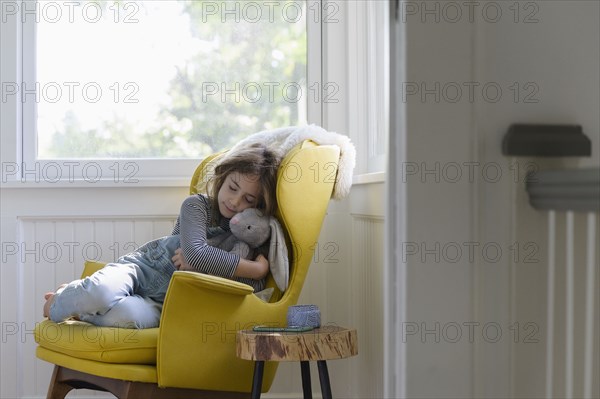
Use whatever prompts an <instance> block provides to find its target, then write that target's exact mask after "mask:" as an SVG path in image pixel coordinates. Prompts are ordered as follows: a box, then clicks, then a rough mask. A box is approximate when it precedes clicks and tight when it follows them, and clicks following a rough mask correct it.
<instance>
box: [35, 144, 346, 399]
mask: <svg viewBox="0 0 600 399" xmlns="http://www.w3.org/2000/svg"><path fill="white" fill-rule="evenodd" d="M339 154H340V152H339V148H338V147H336V146H327V145H316V144H315V143H313V142H311V141H304V142H302V143H301V144H299V145H298V146H296V147H294V148H293V149H292V150H291V151H290V152H289V153H288V154H287V155H286V156H285V158H284V160H283V161H282V164H281V167H280V169H279V174H278V183H277V201H278V206H279V209H278V213H277V215H276V216H277V218H278V219H279V221H280V223H281V225H282V227H283V229H284V231H285V232H286V234H287V237H286V238H287V239H288V249H289V252H290V254H289V259H290V282H289V287H288V289H287V290H286V291H285V292H284V293H281V292H279V291H278V290H277V287H276V286H275V284H274V281H273V278H272V277H269V278H268V281H267V286H268V287H274V289H275V292H274V294H273V296H272V297H271V300H270V302H264V301H263V300H261V299H260V298H258V297H257V296H256V295H254V294H253V289H252V287H250V286H248V285H245V284H241V283H238V282H235V281H231V280H228V279H224V278H220V277H215V276H210V275H205V274H200V273H194V272H183V271H181V272H175V274H174V275H173V277H172V279H171V282H170V285H169V289H168V291H167V296H166V298H165V302H164V307H163V311H162V315H161V321H160V327H159V328H153V329H145V330H130V329H119V328H108V327H97V326H93V325H90V324H87V323H82V322H78V321H67V322H63V323H58V324H57V323H54V322H52V321H49V320H44V321H42V322H41V323H39V324H38V325H37V326H36V330H35V337H36V341H37V343H38V347H37V352H36V354H37V357H38V358H40V359H42V360H45V361H48V362H50V363H53V364H55V368H54V373H53V376H52V381H51V383H50V387H49V389H48V398H52V399H57V398H64V396H65V395H66V394H67V393H68V392H69V391H70V390H72V389H78V388H88V389H95V390H104V391H109V392H111V393H112V394H114V395H115V396H117V397H118V398H136V399H137V398H144V399H146V398H159V397H163V398H187V397H190V398H192V397H194V398H204V397H206V398H216V397H227V398H238V397H239V398H242V397H243V398H247V397H249V396H250V391H251V389H252V374H253V370H254V364H253V362H251V361H246V360H240V359H238V358H237V357H236V348H235V346H236V344H235V339H236V332H237V331H238V330H241V329H248V328H251V327H252V326H253V325H257V324H265V325H273V326H284V325H285V324H286V315H287V309H288V307H289V306H291V305H295V304H296V303H297V301H298V297H299V295H300V291H301V290H302V286H303V284H304V281H305V278H306V275H307V272H308V269H309V265H310V263H311V258H312V255H313V250H314V247H315V243H316V242H317V239H318V237H319V232H320V229H321V225H322V223H323V219H324V217H325V214H326V210H327V206H328V203H329V199H330V197H331V193H332V189H333V184H334V179H331V178H330V179H324V178H322V177H321V176H320V175H319V174H318V173H316V170H317V169H316V168H320V169H321V170H323V169H326V170H327V171H328V172H329V171H331V166H332V165H337V164H338V160H339ZM219 155H220V154H216V155H214V156H212V157H209V158H207V159H206V160H205V161H203V162H202V163H201V164H200V165H199V167H198V168H197V169H196V172H195V174H194V177H193V178H192V182H191V186H190V192H191V193H194V192H196V188H197V186H198V184H199V183H201V182H202V180H203V178H204V177H205V175H206V173H207V171H208V170H210V167H211V162H212V161H213V160H214V159H215V158H217V157H218V156H219ZM320 177H321V178H320ZM102 266H103V264H100V263H96V262H87V263H86V268H85V270H84V275H89V274H91V273H93V272H94V271H95V270H97V269H98V268H100V267H102ZM276 369H277V363H267V364H266V365H265V370H264V378H263V386H262V391H263V392H266V391H268V390H269V388H270V387H271V384H272V382H273V379H274V378H275V372H276Z"/></svg>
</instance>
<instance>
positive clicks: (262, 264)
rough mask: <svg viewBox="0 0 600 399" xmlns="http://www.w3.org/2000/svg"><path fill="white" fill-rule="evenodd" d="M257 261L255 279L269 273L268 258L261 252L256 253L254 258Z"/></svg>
mask: <svg viewBox="0 0 600 399" xmlns="http://www.w3.org/2000/svg"><path fill="white" fill-rule="evenodd" d="M254 261H255V262H256V263H257V273H258V274H257V275H258V277H257V278H255V280H262V279H263V278H265V277H266V276H267V273H269V260H268V259H267V258H266V257H265V256H264V255H262V254H260V255H258V256H257V257H256V259H255V260H254Z"/></svg>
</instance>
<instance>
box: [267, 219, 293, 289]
mask: <svg viewBox="0 0 600 399" xmlns="http://www.w3.org/2000/svg"><path fill="white" fill-rule="evenodd" d="M269 225H270V227H271V242H270V245H269V269H270V270H271V274H272V275H273V278H274V279H275V284H277V288H279V290H280V291H281V292H284V291H285V290H286V289H287V287H288V282H289V277H290V264H289V259H288V250H287V245H286V244H285V236H284V234H283V229H282V228H281V225H280V224H279V222H278V221H277V219H275V218H274V217H271V221H270V222H269Z"/></svg>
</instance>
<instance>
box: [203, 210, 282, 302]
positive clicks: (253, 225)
mask: <svg viewBox="0 0 600 399" xmlns="http://www.w3.org/2000/svg"><path fill="white" fill-rule="evenodd" d="M229 228H230V230H231V232H227V233H223V234H219V235H217V236H215V237H212V238H209V239H208V244H209V245H211V246H213V247H217V248H220V249H222V250H224V251H228V252H231V253H235V254H237V255H239V256H240V257H242V258H245V259H253V258H254V256H255V254H254V252H255V251H254V249H256V248H258V247H260V246H261V245H263V244H264V243H266V242H267V240H268V239H269V238H270V242H269V256H268V260H269V269H270V271H271V274H272V275H273V278H274V279H275V283H276V284H277V287H278V288H279V289H280V290H281V291H282V292H283V291H285V290H286V289H287V286H288V280H289V261H288V252H287V246H286V244H285V238H284V234H283V229H282V228H281V225H280V224H279V222H278V221H277V219H276V218H275V217H274V216H270V217H267V216H265V215H264V214H263V213H262V212H261V211H260V210H258V209H256V208H247V209H245V210H243V211H242V212H240V213H237V214H235V215H234V216H233V217H232V218H231V220H230V221H229Z"/></svg>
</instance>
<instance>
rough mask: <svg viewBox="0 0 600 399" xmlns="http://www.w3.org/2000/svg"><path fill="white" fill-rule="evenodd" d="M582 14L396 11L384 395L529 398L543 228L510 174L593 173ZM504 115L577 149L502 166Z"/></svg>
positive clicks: (591, 95)
mask: <svg viewBox="0 0 600 399" xmlns="http://www.w3.org/2000/svg"><path fill="white" fill-rule="evenodd" d="M598 16H599V10H598V3H597V2H560V1H552V2H476V3H463V2H404V3H400V6H399V9H398V18H399V21H398V22H397V24H396V29H397V34H396V37H395V38H396V40H397V43H398V45H397V47H396V49H397V53H396V57H395V61H396V66H395V68H396V69H395V70H396V73H397V78H398V80H397V82H396V85H395V90H396V107H395V111H396V112H397V115H400V117H398V118H397V119H396V122H397V124H396V126H395V130H394V131H393V132H392V135H394V134H396V135H397V137H396V139H395V141H394V143H393V145H392V146H391V147H390V149H391V151H392V152H391V156H392V158H394V157H395V156H396V154H398V156H397V157H396V158H395V159H393V160H392V161H391V166H392V169H391V170H392V173H395V176H393V175H392V176H393V178H394V183H393V184H391V187H392V191H391V194H390V195H391V196H392V197H393V198H403V199H405V202H404V203H400V204H398V205H397V206H396V208H398V210H397V211H396V212H395V214H394V215H393V216H394V218H395V219H394V220H395V222H396V223H397V226H396V228H395V230H394V229H393V230H392V232H394V233H395V234H396V237H395V241H393V243H394V244H395V248H393V249H390V250H389V253H390V257H391V260H390V263H389V267H391V268H395V270H394V272H393V273H392V272H389V271H388V273H387V274H386V275H389V276H391V277H393V278H394V281H393V282H392V283H389V285H388V292H389V293H390V295H391V296H393V297H395V298H397V299H396V302H395V303H394V304H391V305H390V309H391V310H390V311H389V312H388V313H387V315H388V317H389V321H388V323H389V325H390V326H392V327H394V328H395V330H396V331H399V332H400V334H399V337H398V338H397V340H398V339H399V340H400V343H396V344H395V346H394V348H395V358H396V359H400V360H399V361H396V362H394V361H393V360H392V361H389V362H388V363H386V365H388V364H389V365H391V366H394V367H395V369H392V370H391V371H389V372H388V374H387V380H386V387H387V389H388V390H389V392H390V393H394V394H396V393H397V394H399V395H402V396H406V397H411V398H412V397H511V396H515V397H532V396H533V397H540V396H543V395H544V392H545V391H544V384H545V375H544V362H545V344H544V343H545V341H544V339H545V298H546V287H545V281H546V265H547V258H546V255H545V252H546V241H545V236H546V228H547V225H546V216H545V215H543V214H540V213H539V212H536V211H534V210H532V208H531V207H530V206H529V205H528V203H527V199H526V195H525V192H524V179H525V172H526V171H527V169H528V168H532V167H533V168H537V169H545V168H556V167H565V166H566V167H576V166H590V165H594V166H598V165H600V162H599V159H600V158H599V155H598V154H599V147H598V146H599V144H600V143H599V142H600V137H599V135H598V132H599V130H600V126H599V120H598V112H597V110H598V109H599V108H600V101H599V90H598V88H599V80H598V74H599V71H600V67H599V65H598V63H599V56H598V46H597V43H598V37H599V31H598V29H599V20H598V18H599V17H598ZM516 122H530V123H534V122H535V123H566V124H570V123H578V124H581V125H582V126H583V130H584V132H585V133H586V134H587V136H588V137H590V139H591V140H592V153H593V156H592V157H591V158H588V159H582V160H574V159H563V160H542V159H534V158H509V157H506V156H504V155H503V154H502V153H501V143H502V139H503V136H504V134H505V133H506V131H507V129H508V127H509V125H510V124H511V123H516ZM387 210H388V211H390V210H392V211H394V207H392V206H388V208H387ZM578 218H580V217H578ZM577 234H578V233H577ZM559 251H562V249H560V250H559ZM559 253H560V252H559ZM532 259H533V260H535V261H536V262H531V261H532ZM557 267H559V266H557ZM559 270H562V271H559V272H558V273H559V274H558V275H559V276H564V269H560V267H559ZM560 273H563V274H560ZM559 278H562V277H559ZM576 284H577V287H576V290H577V291H581V290H582V289H583V288H584V285H583V281H582V280H581V279H580V278H578V279H577V280H576ZM395 287H401V288H402V289H403V292H402V293H401V294H398V293H394V288H395ZM559 287H560V285H559ZM597 287H598V284H597V282H596V290H598V288H597ZM563 293H564V289H559V290H557V301H558V302H559V303H560V301H561V298H563V296H562V295H563ZM578 295H579V297H580V296H581V294H578ZM596 303H597V299H596ZM394 306H395V308H394ZM557 312H560V314H559V316H557V319H556V323H557V325H558V326H561V325H562V323H564V317H563V316H562V314H563V313H564V312H562V310H557ZM576 319H577V320H580V319H579V316H577V317H576ZM527 323H530V324H527ZM578 323H580V321H578ZM580 325H581V324H578V326H580ZM596 325H598V322H597V320H596ZM559 330H560V327H559ZM560 334H561V333H560V332H559V335H560ZM390 336H391V338H390V340H389V341H386V342H388V343H389V346H390V347H393V345H392V344H393V342H391V340H393V336H392V334H391V333H390ZM597 337H598V330H597V329H596V333H595V341H597ZM526 338H527V339H526ZM530 338H533V341H530V340H529V339H530ZM558 339H561V338H558ZM594 350H595V351H596V353H595V359H596V360H595V366H594V367H595V371H596V372H597V370H598V360H597V359H598V352H597V350H598V349H597V348H596V349H594ZM581 352H582V348H581V347H580V346H578V347H577V349H576V353H577V355H576V359H575V361H576V362H577V364H579V361H580V360H581ZM557 356H558V359H557V364H558V366H557V374H556V375H557V382H555V386H556V392H557V393H558V394H559V395H560V394H561V393H562V392H564V391H563V390H564V382H563V381H560V380H561V373H562V372H563V370H562V366H560V363H561V361H563V360H564V353H561V352H560V351H557ZM391 357H392V358H393V357H394V356H391ZM577 367H579V366H576V370H579V371H580V369H579V368H577ZM578 375H579V374H578ZM594 375H595V374H594ZM396 381H399V383H395V382H396ZM597 392H598V387H597V386H595V387H594V394H595V395H597ZM575 393H576V394H578V395H579V394H581V391H580V390H579V388H577V389H576V390H575Z"/></svg>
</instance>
